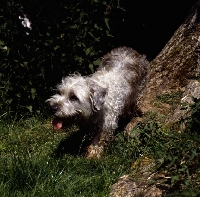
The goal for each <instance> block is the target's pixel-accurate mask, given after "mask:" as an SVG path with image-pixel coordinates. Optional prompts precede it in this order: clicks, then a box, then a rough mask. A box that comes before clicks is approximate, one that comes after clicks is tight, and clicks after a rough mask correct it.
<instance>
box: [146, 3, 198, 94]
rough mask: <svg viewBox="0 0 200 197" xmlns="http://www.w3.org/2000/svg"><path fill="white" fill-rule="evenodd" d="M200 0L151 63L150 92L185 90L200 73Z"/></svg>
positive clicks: (148, 88)
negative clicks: (190, 81)
mask: <svg viewBox="0 0 200 197" xmlns="http://www.w3.org/2000/svg"><path fill="white" fill-rule="evenodd" d="M199 57H200V0H198V1H197V2H196V3H195V4H194V5H193V7H192V9H191V11H190V12H189V15H188V17H187V18H186V20H185V21H184V22H183V24H182V25H181V26H180V27H179V28H178V29H177V31H176V32H175V33H174V35H173V36H172V38H171V39H170V40H169V42H168V43H167V44H166V46H165V47H164V48H163V50H162V51H161V52H160V53H159V54H158V56H157V57H156V58H155V59H154V60H153V61H152V62H151V73H150V78H149V83H148V86H147V94H150V95H153V96H156V95H158V94H162V93H168V92H171V91H176V90H184V89H185V86H186V85H187V84H188V82H189V80H190V79H192V78H194V77H197V76H198V75H199V73H200V59H199Z"/></svg>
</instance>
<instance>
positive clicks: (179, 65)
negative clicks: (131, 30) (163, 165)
mask: <svg viewBox="0 0 200 197" xmlns="http://www.w3.org/2000/svg"><path fill="white" fill-rule="evenodd" d="M199 74H200V0H197V1H196V3H195V5H194V6H193V7H192V9H191V11H190V12H189V15H188V17H187V18H186V20H185V21H184V22H183V24H182V25H181V26H180V27H179V28H178V30H177V31H176V32H175V33H174V35H173V36H172V38H171V39H170V40H169V42H168V43H167V44H166V46H165V47H164V48H163V50H162V51H161V52H160V53H159V54H158V56H157V57H156V58H155V59H154V60H153V61H152V62H151V72H150V74H149V82H148V84H147V88H146V93H145V95H144V98H143V102H142V103H141V108H142V110H143V111H150V110H156V111H157V112H161V113H162V114H163V111H167V113H165V115H168V117H170V116H169V114H170V113H173V111H174V109H175V108H176V107H177V106H176V107H175V108H173V110H172V108H171V107H169V106H168V108H169V109H168V110H166V108H167V107H166V105H165V106H164V105H163V104H160V103H159V104H158V103H157V104H156V105H155V103H156V97H157V96H158V95H162V94H166V93H172V92H176V91H181V92H183V95H182V99H181V100H182V101H183V102H185V101H186V102H187V103H191V102H193V101H192V98H191V97H196V98H197V99H200V83H199V82H198V81H195V80H194V79H195V78H196V77H197V76H199ZM179 101H180V100H179ZM158 105H160V107H158ZM159 108H160V109H159ZM187 112H188V110H181V109H180V108H179V107H177V108H176V110H175V111H174V113H173V116H172V117H170V118H169V119H166V120H167V123H173V122H174V121H176V120H177V119H179V118H181V117H183V116H184V115H187ZM140 120H142V118H140V119H138V120H137V119H133V121H131V122H130V123H129V125H128V126H127V128H126V131H127V132H129V131H131V129H132V128H133V126H134V125H135V124H136V123H137V122H138V121H140ZM136 162H137V161H136ZM147 167H148V164H147ZM143 168H145V166H143ZM138 169H139V168H138ZM137 172H138V174H136V175H135V176H136V177H139V176H140V175H141V174H140V173H141V171H140V170H138V171H137ZM151 173H152V174H156V172H151ZM151 178H152V180H154V179H156V178H155V177H154V176H152V177H151ZM141 180H143V182H141V181H140V180H138V179H134V177H131V179H130V176H129V175H126V176H123V177H121V178H119V180H118V182H117V183H116V184H114V185H113V186H112V187H111V193H110V196H112V197H115V196H121V197H123V196H124V197H125V196H139V195H140V196H144V197H145V196H163V193H164V192H165V191H164V189H162V187H158V188H157V187H156V185H149V184H148V179H146V181H145V176H143V179H141ZM160 180H162V177H161V178H160ZM155 182H156V181H155ZM127 188H128V189H127ZM166 188H167V187H166ZM146 191H148V192H147V193H146Z"/></svg>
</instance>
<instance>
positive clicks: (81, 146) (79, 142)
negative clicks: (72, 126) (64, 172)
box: [55, 130, 91, 158]
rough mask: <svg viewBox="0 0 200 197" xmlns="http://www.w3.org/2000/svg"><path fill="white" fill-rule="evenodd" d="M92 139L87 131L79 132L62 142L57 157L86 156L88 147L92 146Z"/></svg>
mask: <svg viewBox="0 0 200 197" xmlns="http://www.w3.org/2000/svg"><path fill="white" fill-rule="evenodd" d="M90 142H91V137H89V134H88V133H86V132H85V131H82V130H78V131H75V132H73V133H72V134H71V135H70V136H67V137H66V138H65V139H63V140H61V142H60V143H59V145H58V147H57V149H56V150H55V157H56V158H62V157H63V156H64V155H65V154H70V155H74V156H78V155H84V153H85V150H86V147H87V146H88V145H89V144H90Z"/></svg>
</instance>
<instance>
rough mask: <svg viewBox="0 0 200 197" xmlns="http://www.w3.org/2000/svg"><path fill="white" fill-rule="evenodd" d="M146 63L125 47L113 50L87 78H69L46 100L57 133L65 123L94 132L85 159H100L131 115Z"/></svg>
mask: <svg viewBox="0 0 200 197" xmlns="http://www.w3.org/2000/svg"><path fill="white" fill-rule="evenodd" d="M148 71H149V62H148V61H147V60H146V57H145V56H144V55H140V54H139V53H138V52H137V51H135V50H133V49H132V48H128V47H119V48H116V49H113V50H112V51H111V52H110V53H108V54H107V55H105V56H104V57H103V58H102V62H101V64H100V66H99V68H98V69H97V71H96V72H95V73H94V74H92V75H90V76H81V75H70V76H68V77H66V78H63V79H62V82H61V84H59V85H58V86H57V90H58V93H57V94H55V95H53V96H52V97H51V98H50V99H48V100H47V102H49V105H50V107H51V109H52V111H53V113H54V115H55V119H54V120H53V121H52V124H53V127H54V129H56V130H59V129H61V128H62V126H63V123H64V122H68V123H75V124H77V125H78V126H80V127H81V128H83V129H86V130H88V129H89V131H90V132H91V133H94V139H93V140H92V142H91V144H90V146H89V147H88V148H87V153H86V154H87V157H97V158H99V157H100V156H101V155H102V153H103V150H104V148H105V145H106V144H107V142H109V141H110V140H112V138H113V136H114V132H115V130H116V129H117V128H118V123H119V120H120V119H121V118H126V117H128V116H134V115H135V113H136V111H137V110H138V102H139V100H140V98H141V96H142V92H143V89H144V87H145V83H146V79H147V74H148Z"/></svg>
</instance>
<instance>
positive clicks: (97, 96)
mask: <svg viewBox="0 0 200 197" xmlns="http://www.w3.org/2000/svg"><path fill="white" fill-rule="evenodd" d="M89 87H90V99H91V102H92V108H93V110H94V111H96V110H100V109H101V108H102V106H103V104H104V101H105V98H106V95H107V89H106V88H103V87H101V86H99V85H98V84H97V83H95V82H90V83H89Z"/></svg>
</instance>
